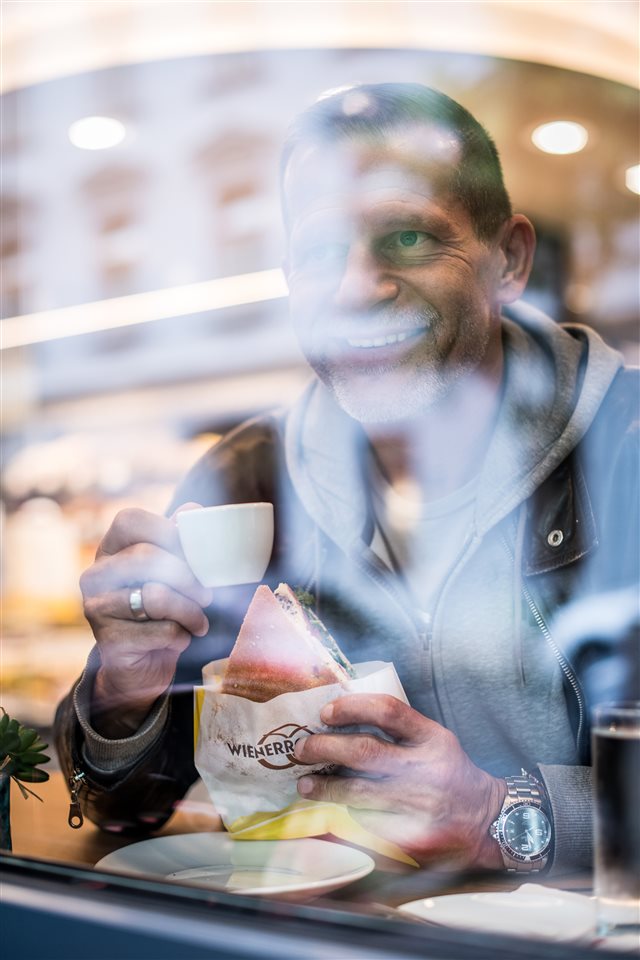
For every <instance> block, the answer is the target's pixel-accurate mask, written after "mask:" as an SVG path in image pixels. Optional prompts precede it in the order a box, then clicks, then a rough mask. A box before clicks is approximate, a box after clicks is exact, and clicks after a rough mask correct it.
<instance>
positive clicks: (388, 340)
mask: <svg viewBox="0 0 640 960" xmlns="http://www.w3.org/2000/svg"><path fill="white" fill-rule="evenodd" d="M408 336H410V334H409V333H390V334H388V335H387V336H386V337H375V338H373V339H366V338H365V337H347V338H346V340H347V343H348V344H349V346H350V347H365V348H369V347H388V346H389V345H390V344H392V343H402V341H403V340H406V339H407V337H408Z"/></svg>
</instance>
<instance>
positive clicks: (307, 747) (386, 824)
mask: <svg viewBox="0 0 640 960" xmlns="http://www.w3.org/2000/svg"><path fill="white" fill-rule="evenodd" d="M320 717H321V719H322V721H323V722H324V723H325V724H327V726H335V727H341V726H349V725H352V724H367V725H371V726H375V727H378V728H379V729H380V730H382V731H384V732H385V733H386V734H388V735H389V736H391V737H392V738H393V741H394V742H392V743H390V742H388V741H386V740H383V739H381V738H380V737H377V736H375V735H374V734H368V733H357V734H347V733H335V734H332V733H329V734H313V735H312V736H309V737H306V738H305V739H302V740H299V741H298V743H297V744H296V748H295V755H296V757H297V758H298V759H299V760H302V761H303V762H304V763H309V764H311V763H327V764H335V765H337V766H340V767H347V768H349V769H350V770H352V771H354V772H355V773H356V776H348V777H341V776H330V775H322V774H320V775H315V776H304V777H301V778H300V780H299V781H298V792H299V793H300V794H301V796H303V797H305V799H309V800H324V801H331V802H335V803H344V804H348V805H349V806H350V807H352V808H355V810H352V813H354V815H355V816H356V817H357V819H358V821H359V822H360V823H361V824H362V825H363V826H364V827H365V828H367V829H369V830H371V832H372V833H376V834H377V835H378V836H381V837H384V838H385V839H386V840H389V841H391V842H392V843H396V844H397V845H398V846H400V847H402V849H403V850H405V851H406V852H407V853H409V854H410V855H411V856H412V857H413V858H414V859H415V860H416V861H417V862H418V863H420V864H427V863H429V864H435V863H440V864H441V865H446V866H448V867H456V868H458V867H472V866H473V867H487V868H497V869H500V868H502V867H503V863H502V857H501V855H500V851H499V848H498V844H497V843H496V841H495V840H493V839H491V837H490V836H489V827H490V825H491V823H492V822H493V821H494V820H495V819H496V817H497V816H498V814H499V813H500V810H501V808H502V803H503V800H504V797H505V795H506V785H505V783H504V781H503V780H498V779H497V778H495V777H492V776H491V775H490V774H488V773H486V772H485V771H484V770H481V769H480V768H479V767H476V766H475V764H474V763H473V762H472V761H471V760H470V759H469V757H468V756H467V754H466V753H465V752H464V750H463V749H462V747H461V746H460V743H459V742H458V739H457V737H456V736H455V735H454V734H453V733H451V731H449V730H446V729H445V728H444V727H442V726H440V724H438V723H435V722H434V721H433V720H429V719H428V718H427V717H425V716H423V715H422V714H421V713H418V712H417V710H413V709H412V708H411V707H409V706H407V705H406V704H405V703H403V702H402V701H401V700H398V699H397V698H396V697H390V696H387V695H384V694H349V695H347V696H344V697H340V698H339V699H338V700H334V701H333V702H332V703H330V704H327V706H326V707H325V708H324V709H323V711H322V712H321V714H320Z"/></svg>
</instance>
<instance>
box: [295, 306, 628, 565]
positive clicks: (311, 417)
mask: <svg viewBox="0 0 640 960" xmlns="http://www.w3.org/2000/svg"><path fill="white" fill-rule="evenodd" d="M502 339H503V347H504V356H505V365H504V382H503V394H502V398H501V403H500V409H499V412H498V415H497V420H496V424H495V428H494V431H493V435H492V439H491V442H490V444H489V447H488V450H487V453H486V456H485V459H484V462H483V465H482V468H481V470H480V474H479V478H478V495H477V501H476V512H475V530H474V534H475V535H476V536H482V535H483V534H484V533H485V532H486V531H487V530H489V529H490V528H491V527H493V526H495V524H496V523H498V522H499V521H500V520H501V519H502V518H503V517H505V516H506V515H507V514H509V513H510V512H511V511H512V510H514V509H515V508H516V507H517V506H518V505H519V504H520V503H522V502H523V501H524V500H526V499H527V498H528V497H529V496H530V495H531V494H532V493H533V491H534V490H535V489H536V488H537V487H538V486H539V485H540V483H541V482H542V481H543V480H544V479H545V478H546V477H547V476H549V474H550V473H551V472H552V471H553V470H554V468H555V467H556V466H557V465H558V464H559V463H560V462H561V461H562V460H564V459H565V458H566V456H567V455H568V454H569V453H570V451H571V450H573V449H574V448H575V446H576V445H577V444H578V443H579V442H580V440H581V439H582V438H583V437H584V435H585V433H586V431H587V430H588V429H589V426H590V425H591V423H592V421H593V419H594V417H595V415H596V413H597V411H598V408H599V406H600V404H601V402H602V399H603V397H604V395H605V393H606V392H607V390H608V389H609V386H610V385H611V382H612V380H613V378H614V377H615V375H616V373H617V372H618V370H619V369H620V367H621V366H622V357H621V356H620V354H619V353H617V352H616V351H615V350H612V349H611V348H610V347H608V346H607V345H606V344H605V343H604V341H603V340H602V339H601V338H600V337H599V336H598V334H597V333H595V332H594V331H593V330H590V329H589V328H587V327H583V326H578V325H576V326H559V325H558V324H556V323H555V322H554V321H553V320H550V319H549V318H548V317H546V316H545V315H544V314H542V313H541V312H540V311H538V310H536V309H534V308H533V307H531V306H529V305H528V304H524V303H522V302H519V303H517V304H514V305H512V306H511V307H510V308H509V309H508V310H506V311H505V313H504V316H503V334H502ZM285 444H286V457H287V466H288V470H289V473H290V476H291V479H292V481H293V484H294V486H295V487H296V490H297V492H298V495H299V496H300V498H301V499H302V501H303V503H304V505H305V507H306V509H307V511H308V512H309V514H310V515H311V516H312V517H313V519H314V520H315V521H316V523H317V524H318V526H319V527H320V528H321V529H322V530H323V531H324V532H325V533H326V534H327V535H328V536H329V537H330V538H331V539H332V540H334V541H335V542H336V543H338V545H339V546H341V547H342V548H343V549H344V550H345V551H346V552H347V553H348V552H350V551H351V550H352V549H354V548H355V547H356V546H357V545H359V544H361V543H362V540H363V538H364V539H365V540H368V539H369V534H370V522H371V521H370V515H371V511H370V506H369V500H370V498H369V494H368V491H367V481H366V477H365V470H366V466H367V463H368V440H367V437H366V435H365V433H364V431H363V430H362V428H361V426H360V425H359V424H358V423H357V422H356V421H354V420H353V419H352V418H350V417H349V416H347V415H346V414H345V413H344V412H343V411H342V410H341V409H340V407H339V406H338V404H337V403H336V401H335V400H334V398H333V396H332V394H331V393H330V391H329V390H328V389H327V388H326V387H325V386H324V385H323V384H321V383H320V382H319V381H315V382H314V383H312V385H311V386H310V388H309V389H308V390H307V391H306V392H305V394H303V396H302V397H301V399H300V400H299V402H298V403H297V404H296V405H295V406H294V407H293V408H292V410H291V412H290V414H289V416H288V419H287V424H286V434H285Z"/></svg>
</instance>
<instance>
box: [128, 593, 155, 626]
mask: <svg viewBox="0 0 640 960" xmlns="http://www.w3.org/2000/svg"><path fill="white" fill-rule="evenodd" d="M129 607H130V609H131V613H132V615H133V619H134V620H150V619H151V617H150V616H149V614H148V613H147V611H146V610H145V608H144V603H143V602H142V587H134V588H133V590H132V591H131V593H130V594H129Z"/></svg>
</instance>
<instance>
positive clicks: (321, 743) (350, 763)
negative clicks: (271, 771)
mask: <svg viewBox="0 0 640 960" xmlns="http://www.w3.org/2000/svg"><path fill="white" fill-rule="evenodd" d="M402 750H403V748H400V747H397V746H395V745H394V744H392V743H385V741H384V740H380V739H379V738H378V737H373V736H369V735H368V734H364V733H355V734H345V733H337V734H333V733H315V734H313V735H312V736H310V737H303V738H301V739H300V740H298V742H297V743H296V747H295V756H296V758H297V759H298V760H301V761H302V762H303V763H308V764H313V763H333V764H336V765H338V766H341V767H349V768H350V769H351V770H358V771H359V772H361V773H372V774H376V775H378V776H386V775H389V774H391V773H397V772H398V770H399V767H401V766H402V765H403V757H402Z"/></svg>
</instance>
